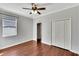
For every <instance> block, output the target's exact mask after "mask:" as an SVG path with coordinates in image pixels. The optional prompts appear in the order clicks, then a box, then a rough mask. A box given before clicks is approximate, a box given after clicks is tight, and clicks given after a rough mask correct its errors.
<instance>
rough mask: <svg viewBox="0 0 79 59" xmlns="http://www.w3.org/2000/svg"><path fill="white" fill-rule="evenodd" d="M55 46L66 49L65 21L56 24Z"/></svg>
mask: <svg viewBox="0 0 79 59" xmlns="http://www.w3.org/2000/svg"><path fill="white" fill-rule="evenodd" d="M55 44H56V46H58V47H62V48H64V21H56V22H55Z"/></svg>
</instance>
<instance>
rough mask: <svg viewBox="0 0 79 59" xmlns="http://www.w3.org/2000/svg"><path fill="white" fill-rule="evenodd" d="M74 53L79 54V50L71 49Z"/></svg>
mask: <svg viewBox="0 0 79 59" xmlns="http://www.w3.org/2000/svg"><path fill="white" fill-rule="evenodd" d="M70 51H71V52H73V53H76V54H79V51H75V50H70Z"/></svg>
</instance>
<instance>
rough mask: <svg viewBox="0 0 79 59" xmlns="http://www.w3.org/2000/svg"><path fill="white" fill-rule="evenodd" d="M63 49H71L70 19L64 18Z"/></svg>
mask: <svg viewBox="0 0 79 59" xmlns="http://www.w3.org/2000/svg"><path fill="white" fill-rule="evenodd" d="M65 49H69V50H70V49H71V19H67V20H65Z"/></svg>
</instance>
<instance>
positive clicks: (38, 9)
mask: <svg viewBox="0 0 79 59" xmlns="http://www.w3.org/2000/svg"><path fill="white" fill-rule="evenodd" d="M45 9H46V8H37V10H45Z"/></svg>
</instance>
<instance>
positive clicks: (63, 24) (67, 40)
mask: <svg viewBox="0 0 79 59" xmlns="http://www.w3.org/2000/svg"><path fill="white" fill-rule="evenodd" d="M52 33H54V34H53V36H52V37H53V38H52V45H53V44H54V45H55V46H57V47H61V48H65V49H68V50H70V49H71V19H70V18H69V19H58V20H55V21H54V22H53V25H52ZM53 41H54V42H53Z"/></svg>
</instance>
